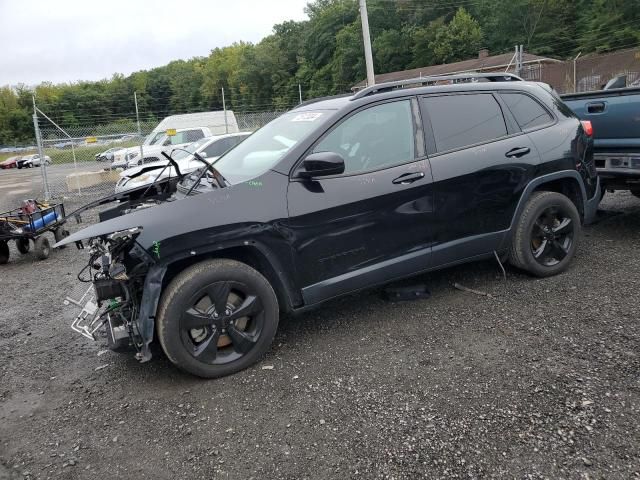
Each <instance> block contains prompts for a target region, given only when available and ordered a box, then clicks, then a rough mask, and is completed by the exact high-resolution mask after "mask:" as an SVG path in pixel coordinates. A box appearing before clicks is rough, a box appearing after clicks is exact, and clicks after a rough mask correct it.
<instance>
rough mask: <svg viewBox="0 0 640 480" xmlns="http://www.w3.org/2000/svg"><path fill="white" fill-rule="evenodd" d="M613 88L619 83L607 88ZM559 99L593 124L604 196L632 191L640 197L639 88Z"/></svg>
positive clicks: (595, 148) (611, 89)
mask: <svg viewBox="0 0 640 480" xmlns="http://www.w3.org/2000/svg"><path fill="white" fill-rule="evenodd" d="M614 80H615V79H614ZM634 84H635V82H634ZM611 85H614V86H618V85H619V82H617V83H616V82H613V81H612V82H610V84H608V85H607V86H611ZM560 97H561V98H562V100H563V101H564V103H565V104H567V105H568V106H569V107H570V108H571V109H572V110H573V111H574V112H575V114H576V115H578V117H579V118H580V120H589V121H590V122H591V125H592V127H593V138H594V159H595V164H596V168H597V170H598V174H599V175H600V182H601V186H602V194H603V195H604V192H605V191H614V190H630V191H631V193H632V194H633V195H635V196H636V197H639V198H640V86H637V87H636V86H631V87H623V88H607V87H605V90H598V91H594V92H585V93H573V94H566V95H561V96H560Z"/></svg>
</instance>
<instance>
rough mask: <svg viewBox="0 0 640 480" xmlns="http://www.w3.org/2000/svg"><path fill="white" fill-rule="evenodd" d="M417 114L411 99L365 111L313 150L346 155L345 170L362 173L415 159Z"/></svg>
mask: <svg viewBox="0 0 640 480" xmlns="http://www.w3.org/2000/svg"><path fill="white" fill-rule="evenodd" d="M413 130H414V128H413V116H412V113H411V104H410V102H409V100H401V101H398V102H391V103H384V104H382V105H376V106H375V107H371V108H367V109H366V110H362V111H360V112H358V113H356V114H355V115H353V116H351V117H349V118H347V119H346V120H345V121H344V122H342V123H341V124H340V125H338V126H337V127H336V128H335V129H334V130H333V131H331V132H330V133H329V134H328V135H327V136H326V137H325V138H324V139H322V140H321V141H320V143H318V144H317V145H316V147H315V148H314V149H313V152H334V153H337V154H339V155H341V156H342V158H343V159H344V162H345V173H348V174H350V173H358V172H366V171H371V170H378V169H381V168H387V167H391V166H393V165H400V164H403V163H407V162H410V161H412V160H413V159H414V158H415V154H414V147H415V141H414V133H413Z"/></svg>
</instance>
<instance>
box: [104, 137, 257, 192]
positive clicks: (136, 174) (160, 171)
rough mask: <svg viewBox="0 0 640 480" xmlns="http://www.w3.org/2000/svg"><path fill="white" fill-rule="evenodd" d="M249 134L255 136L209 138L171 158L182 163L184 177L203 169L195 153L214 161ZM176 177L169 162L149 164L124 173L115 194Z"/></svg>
mask: <svg viewBox="0 0 640 480" xmlns="http://www.w3.org/2000/svg"><path fill="white" fill-rule="evenodd" d="M249 135H251V133H250V132H242V133H229V134H226V135H215V136H213V137H205V138H203V139H201V140H198V141H197V142H194V143H192V144H191V145H188V146H186V147H185V148H179V149H175V150H174V151H173V152H172V154H171V158H172V159H173V160H175V161H176V163H177V164H178V168H179V169H180V173H181V174H186V173H190V172H193V171H194V170H196V169H198V168H199V167H202V162H200V161H199V160H197V159H196V158H195V157H194V155H193V154H194V153H198V154H199V155H200V156H201V157H203V158H204V159H205V160H207V161H210V162H214V161H216V160H217V159H218V158H219V157H220V156H221V155H222V154H223V153H225V152H226V151H227V150H230V149H232V148H233V147H235V146H236V145H238V144H239V143H240V142H242V141H243V140H244V139H245V138H247V137H248V136H249ZM163 158H164V157H163ZM176 175H177V172H176V170H175V168H174V167H172V166H171V165H169V162H168V161H167V160H166V159H165V160H161V161H158V162H153V163H145V164H144V165H142V166H139V167H133V168H129V169H127V170H125V171H123V172H120V180H118V183H116V189H115V191H116V192H124V191H126V190H131V189H132V188H138V187H141V186H143V185H150V184H152V183H154V182H156V181H157V180H158V179H162V178H168V177H175V176H176Z"/></svg>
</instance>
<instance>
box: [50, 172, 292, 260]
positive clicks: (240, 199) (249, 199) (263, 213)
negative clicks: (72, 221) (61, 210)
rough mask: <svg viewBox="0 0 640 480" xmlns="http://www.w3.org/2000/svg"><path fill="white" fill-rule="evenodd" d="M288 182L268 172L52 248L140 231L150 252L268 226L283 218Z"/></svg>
mask: <svg viewBox="0 0 640 480" xmlns="http://www.w3.org/2000/svg"><path fill="white" fill-rule="evenodd" d="M288 180H289V179H288V176H285V175H281V174H279V173H275V172H272V171H269V172H267V173H265V174H264V175H262V176H261V177H258V178H256V179H253V180H250V181H247V182H244V183H240V184H237V185H231V186H229V187H226V188H221V189H216V190H214V191H211V192H207V193H204V194H201V195H196V196H193V197H185V198H182V199H180V200H174V201H170V202H166V203H163V204H160V205H157V206H154V207H150V208H146V209H142V210H138V211H135V212H132V213H129V214H127V215H122V216H120V217H117V218H112V219H110V220H107V221H105V222H101V223H98V224H96V225H92V226H90V227H87V228H85V229H83V230H80V231H79V232H76V233H73V234H72V235H70V236H68V237H66V238H65V239H63V240H62V241H60V242H58V243H56V244H55V245H54V247H59V246H62V245H67V244H69V243H73V242H76V241H78V240H86V239H89V238H93V237H99V236H102V235H108V234H110V233H114V232H118V231H121V230H126V229H129V228H136V227H139V228H142V231H141V232H140V235H139V236H138V238H137V242H138V243H139V244H140V245H141V246H142V247H143V248H145V249H149V248H151V246H152V245H153V244H154V242H161V241H163V240H166V239H169V238H175V237H179V236H181V235H184V234H188V233H193V232H198V231H202V230H206V229H209V228H214V227H217V226H225V225H232V224H236V223H242V222H252V223H253V222H268V221H271V220H272V219H274V218H279V217H283V216H286V193H285V192H286V189H287V184H288ZM230 207H232V208H230ZM203 238H206V237H203Z"/></svg>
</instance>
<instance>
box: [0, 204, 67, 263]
mask: <svg viewBox="0 0 640 480" xmlns="http://www.w3.org/2000/svg"><path fill="white" fill-rule="evenodd" d="M64 223H65V213H64V205H63V204H62V203H58V204H54V205H49V204H46V203H41V202H37V201H34V200H29V201H27V202H25V204H24V205H23V206H22V207H20V208H16V209H14V210H11V211H8V212H4V213H0V265H3V264H5V263H7V262H8V261H9V244H8V242H10V241H11V240H14V241H15V242H16V248H17V249H18V251H19V252H20V253H21V254H23V255H24V254H27V253H29V250H30V249H31V244H30V243H29V242H30V241H31V242H33V253H34V254H35V256H36V258H37V259H38V260H44V259H46V258H48V257H49V253H50V252H51V247H50V245H49V240H48V239H47V237H46V236H45V235H44V234H45V233H47V232H51V233H53V236H54V237H55V239H56V242H58V241H60V240H62V239H63V238H65V237H67V236H69V232H68V231H67V230H65V229H64V227H63V225H64Z"/></svg>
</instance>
